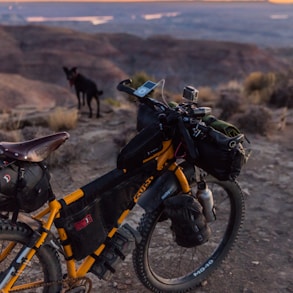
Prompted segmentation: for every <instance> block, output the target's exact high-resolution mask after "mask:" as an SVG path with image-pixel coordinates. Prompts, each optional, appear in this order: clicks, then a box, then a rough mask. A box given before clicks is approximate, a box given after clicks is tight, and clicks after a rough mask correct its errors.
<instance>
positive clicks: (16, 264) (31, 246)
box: [0, 231, 48, 293]
mask: <svg viewBox="0 0 293 293" xmlns="http://www.w3.org/2000/svg"><path fill="white" fill-rule="evenodd" d="M45 234H47V233H45ZM47 235H48V234H47ZM42 236H43V237H44V238H45V237H46V235H42ZM38 240H40V234H39V233H38V232H37V231H35V232H34V233H33V235H32V237H31V239H30V242H29V243H28V245H24V246H23V247H22V248H21V250H20V251H19V253H18V254H17V256H16V257H15V259H14V260H13V261H12V263H11V265H10V267H9V268H7V270H6V273H4V276H3V277H2V278H1V279H0V290H1V291H0V292H1V293H6V292H7V293H8V292H9V290H10V288H11V287H12V286H13V284H14V283H15V282H16V280H17V279H18V277H19V276H20V275H21V273H22V272H23V271H24V269H25V267H26V265H27V264H28V263H29V262H30V261H31V259H32V258H33V256H34V255H35V253H36V248H35V244H36V242H37V241H38ZM38 242H39V241H38ZM11 245H13V244H12V243H11ZM11 250H13V248H12V249H11V247H10V249H9V251H8V252H7V256H8V255H9V253H10V251H11Z"/></svg>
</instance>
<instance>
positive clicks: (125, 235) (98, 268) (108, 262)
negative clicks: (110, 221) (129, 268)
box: [90, 224, 140, 280]
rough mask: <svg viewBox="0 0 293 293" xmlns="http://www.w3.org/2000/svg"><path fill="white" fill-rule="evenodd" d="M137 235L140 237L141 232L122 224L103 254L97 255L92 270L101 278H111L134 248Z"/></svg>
mask: <svg viewBox="0 0 293 293" xmlns="http://www.w3.org/2000/svg"><path fill="white" fill-rule="evenodd" d="M135 235H136V237H137V238H138V239H139V237H140V234H139V233H138V232H137V231H136V230H134V229H133V228H132V227H131V226H130V225H128V224H125V225H123V226H121V227H120V228H119V229H118V231H117V232H116V234H115V235H114V236H113V238H112V239H111V240H110V241H109V242H108V244H107V246H106V248H105V249H104V250H103V252H102V253H101V255H99V256H98V257H97V260H96V261H95V263H94V265H93V266H92V267H91V269H90V272H91V273H93V274H95V275H96V276H97V277H98V278H99V279H103V280H109V279H110V278H111V277H112V275H113V274H114V273H115V271H116V269H117V266H118V264H119V263H120V261H121V260H125V258H126V256H127V255H128V254H129V253H130V252H131V251H132V250H133V249H134V247H135V241H136V237H135Z"/></svg>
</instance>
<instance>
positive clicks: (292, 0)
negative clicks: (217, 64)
mask: <svg viewBox="0 0 293 293" xmlns="http://www.w3.org/2000/svg"><path fill="white" fill-rule="evenodd" d="M161 1H166V2H168V1H178V0H161ZM183 1H184V0H183ZM186 1H190V0H186ZM203 1H206V2H231V1H230V0H203ZM248 1H249V0H248ZM248 1H247V0H234V2H248ZM0 2H8V3H12V2H14V3H15V2H158V0H142V1H139V0H85V1H84V0H61V1H60V0H53V1H47V0H18V1H13V0H0ZM251 2H271V3H280V4H281V3H284V4H291V3H292V4H293V0H251Z"/></svg>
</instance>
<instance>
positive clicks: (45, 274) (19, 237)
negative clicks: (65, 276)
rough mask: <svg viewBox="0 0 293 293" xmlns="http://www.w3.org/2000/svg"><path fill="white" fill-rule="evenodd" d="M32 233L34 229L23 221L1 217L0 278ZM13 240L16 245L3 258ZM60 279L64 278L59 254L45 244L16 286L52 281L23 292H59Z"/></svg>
mask: <svg viewBox="0 0 293 293" xmlns="http://www.w3.org/2000/svg"><path fill="white" fill-rule="evenodd" d="M31 235H32V230H31V229H30V228H29V227H28V226H26V225H24V224H22V223H16V224H13V225H12V224H11V223H10V222H9V221H7V220H3V219H0V279H2V277H3V276H4V275H5V270H7V269H8V268H9V266H10V264H11V262H12V261H13V260H14V258H15V256H16V255H17V253H18V251H19V250H20V249H21V248H22V247H23V245H24V244H26V243H28V241H29V239H30V237H31ZM11 242H14V243H15V244H16V245H15V246H14V248H13V249H12V251H11V252H10V253H9V254H8V255H7V256H6V257H5V258H2V253H3V251H4V249H5V247H7V245H8V244H9V243H11ZM60 280H62V271H61V267H60V262H59V256H58V254H57V252H56V250H55V249H53V248H52V247H51V246H50V245H47V244H44V245H42V246H41V247H40V248H39V249H38V251H37V252H36V254H35V255H34V257H33V258H32V260H31V261H30V263H28V265H27V266H26V268H25V270H24V271H23V273H22V274H21V276H19V278H18V280H17V281H16V283H15V286H17V285H25V284H29V283H31V282H35V281H40V282H45V283H50V282H52V284H51V285H50V286H44V287H39V288H33V289H32V288H31V289H29V288H28V289H27V290H22V291H21V292H37V293H39V292H42V293H58V292H61V287H62V286H61V284H60ZM54 282H55V284H54ZM58 282H59V283H58Z"/></svg>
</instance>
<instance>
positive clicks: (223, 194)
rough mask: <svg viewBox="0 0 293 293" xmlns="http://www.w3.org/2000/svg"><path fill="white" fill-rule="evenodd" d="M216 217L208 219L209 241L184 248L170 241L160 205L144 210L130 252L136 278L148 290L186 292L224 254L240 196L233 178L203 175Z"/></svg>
mask: <svg viewBox="0 0 293 293" xmlns="http://www.w3.org/2000/svg"><path fill="white" fill-rule="evenodd" d="M206 181H207V183H208V186H209V188H210V189H211V191H212V193H213V197H214V207H215V209H216V216H217V219H216V220H215V221H214V222H211V223H208V225H209V226H210V229H211V236H210V238H209V241H208V242H206V243H205V244H203V245H200V246H196V247H192V248H185V247H181V246H178V245H177V244H176V242H175V241H174V237H173V235H172V232H171V229H170V226H171V222H170V220H169V219H167V220H164V221H162V218H161V215H162V212H163V210H162V208H159V209H157V210H156V211H155V212H152V213H146V214H144V216H143V217H142V219H141V222H140V224H139V227H138V230H139V232H140V233H141V236H142V240H141V242H140V243H139V244H138V245H137V246H136V249H135V250H134V253H133V262H134V268H135V271H136V274H137V276H138V278H139V280H140V281H141V282H142V283H143V284H144V286H145V287H147V288H148V289H149V290H151V291H152V292H188V291H190V290H192V289H194V288H196V287H197V286H199V285H200V284H201V282H202V281H203V280H205V279H206V278H207V277H208V276H209V275H210V274H211V273H212V271H214V270H215V269H216V268H217V267H218V266H219V265H220V263H221V262H222V261H223V259H224V258H225V257H226V256H227V254H228V253H229V251H230V249H231V248H232V245H233V243H234V242H235V240H236V238H237V235H238V231H239V229H240V227H241V224H242V221H243V218H244V196H243V194H242V192H241V189H240V187H239V185H238V184H237V183H236V182H230V181H218V180H216V179H215V178H213V177H209V176H208V177H207V178H206Z"/></svg>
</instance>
